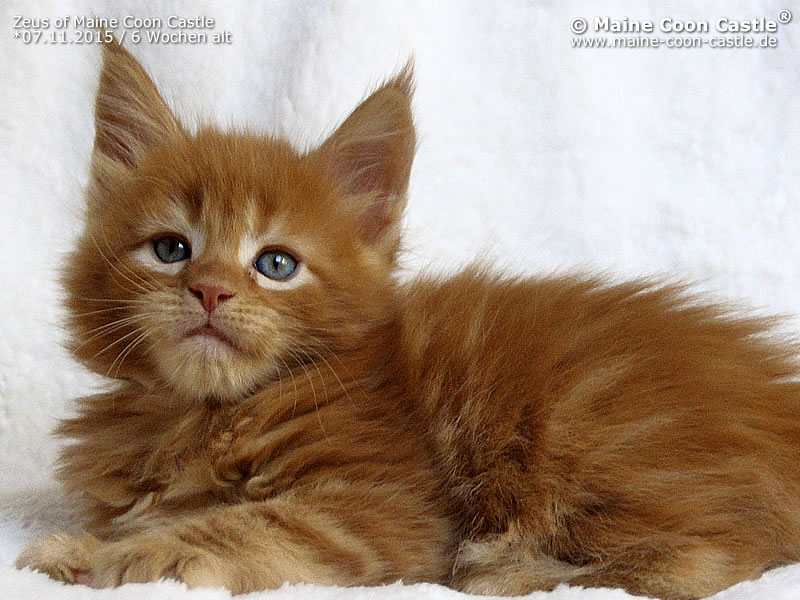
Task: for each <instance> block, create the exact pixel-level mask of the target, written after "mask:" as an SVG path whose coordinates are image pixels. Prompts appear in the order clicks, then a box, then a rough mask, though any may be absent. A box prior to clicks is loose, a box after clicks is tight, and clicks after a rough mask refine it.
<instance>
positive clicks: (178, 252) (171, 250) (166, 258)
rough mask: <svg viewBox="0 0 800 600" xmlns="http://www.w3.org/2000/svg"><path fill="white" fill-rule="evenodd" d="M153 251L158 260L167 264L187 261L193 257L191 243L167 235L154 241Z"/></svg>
mask: <svg viewBox="0 0 800 600" xmlns="http://www.w3.org/2000/svg"><path fill="white" fill-rule="evenodd" d="M153 251H154V252H155V253H156V256H157V257H158V260H160V261H161V262H165V263H174V262H180V261H182V260H186V259H187V258H189V257H190V256H191V255H192V250H191V248H190V247H189V242H187V241H185V240H182V239H181V238H179V237H175V236H173V235H165V236H163V237H160V238H156V239H154V240H153Z"/></svg>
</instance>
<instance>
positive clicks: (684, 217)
mask: <svg viewBox="0 0 800 600" xmlns="http://www.w3.org/2000/svg"><path fill="white" fill-rule="evenodd" d="M793 4H794V6H791V5H793ZM787 8H789V9H792V8H794V9H796V10H795V12H796V13H797V14H796V15H795V17H796V19H795V20H794V21H792V22H790V23H788V24H786V25H780V26H779V29H778V31H777V32H776V33H774V34H772V35H773V36H774V37H775V38H776V39H777V42H778V45H777V48H772V49H740V50H736V49H712V48H709V47H705V48H699V49H671V48H666V47H663V48H659V49H641V48H637V49H578V48H573V47H572V46H571V40H572V39H573V38H575V37H576V36H574V34H573V33H572V32H571V31H570V23H571V22H572V20H573V19H575V18H578V17H583V18H586V19H588V21H589V24H590V26H592V25H593V18H594V17H595V16H599V15H601V14H606V15H609V16H612V17H616V18H624V17H629V18H630V19H638V20H646V19H649V20H653V21H655V23H656V24H657V23H658V21H659V20H660V19H661V18H664V17H674V18H682V19H707V20H708V21H709V22H710V23H711V25H712V29H713V24H714V21H716V19H718V18H720V17H730V18H738V19H749V18H752V17H761V16H764V17H767V18H770V19H777V17H778V14H779V12H780V11H781V10H783V9H787ZM600 11H603V12H602V13H601V12H600ZM92 14H95V15H97V16H100V17H116V18H119V19H122V18H123V17H124V16H137V17H161V18H164V19H166V17H167V16H168V15H178V16H183V17H202V16H204V17H209V18H213V19H214V20H215V22H216V23H215V26H214V29H213V30H212V31H211V33H212V34H213V33H220V32H223V31H228V32H230V35H231V39H230V42H231V43H229V44H220V45H215V44H212V43H210V42H209V43H205V44H199V45H190V44H166V45H159V44H150V43H147V42H146V41H141V42H140V43H139V44H132V43H128V44H127V45H128V47H129V48H131V49H132V51H133V52H134V54H135V55H136V56H137V57H139V58H140V60H141V61H142V62H143V64H144V65H145V66H146V68H147V69H148V70H149V72H150V73H151V74H152V76H153V78H154V79H155V81H156V82H157V83H158V84H159V85H160V87H161V89H162V90H163V92H164V94H165V96H166V98H167V99H168V100H169V101H170V103H171V104H172V105H173V106H174V107H176V108H177V110H178V112H179V114H181V115H183V116H185V117H187V118H188V120H190V121H196V120H197V119H198V118H199V119H206V120H211V121H214V122H218V123H221V124H223V125H233V126H248V127H253V128H258V129H259V130H262V131H265V132H272V133H278V134H281V135H286V136H289V138H290V139H292V140H293V141H294V142H295V143H296V144H298V145H299V146H304V147H305V146H308V145H310V144H313V143H315V142H317V141H319V140H320V139H321V138H322V136H323V135H324V133H326V132H329V131H330V130H331V128H332V127H333V126H334V125H335V124H336V123H337V122H338V121H340V120H341V119H343V118H344V116H345V115H346V114H347V112H348V111H349V110H350V109H351V108H352V107H353V106H355V104H356V103H357V102H358V101H359V99H361V98H362V97H363V95H364V93H365V91H367V90H368V89H369V88H370V86H374V85H376V84H377V83H378V82H379V81H380V80H381V79H382V78H384V77H385V76H387V75H388V74H391V73H392V72H393V71H394V70H396V69H397V68H398V67H399V66H401V65H402V64H403V63H404V62H405V60H406V59H407V57H408V56H409V55H410V54H411V53H412V52H413V53H414V55H415V56H416V65H417V70H416V71H417V82H418V92H417V95H416V100H415V109H416V116H417V122H418V128H419V133H420V136H419V138H420V147H419V153H418V158H417V162H416V166H415V169H414V174H413V184H412V188H411V203H410V208H409V213H408V238H407V240H408V251H407V254H406V257H405V263H404V264H405V265H406V266H407V267H408V270H409V272H415V271H419V270H420V269H422V268H428V269H434V270H452V269H455V268H456V267H458V266H459V265H461V264H464V263H465V262H466V261H467V260H468V259H469V258H470V257H473V256H475V255H476V254H478V255H483V256H487V255H488V256H489V257H491V259H492V260H494V261H496V264H497V265H498V268H503V269H511V270H514V271H518V272H550V271H553V270H569V269H591V270H595V271H601V272H606V273H608V274H610V275H611V276H614V277H627V276H636V275H642V274H654V273H657V274H663V273H667V274H670V275H675V276H677V277H679V278H682V279H689V280H691V281H695V282H697V285H698V286H699V287H701V288H703V289H706V290H708V291H710V292H713V293H715V294H717V295H721V296H725V297H730V298H735V299H737V300H740V301H743V302H744V303H745V304H747V305H750V306H753V307H755V308H757V309H759V310H761V311H763V312H769V313H774V312H780V313H783V312H787V313H793V312H796V311H797V308H798V306H800V303H798V300H800V268H799V267H798V266H797V264H796V262H797V257H798V256H800V235H798V231H800V204H799V203H798V201H800V193H799V192H800V169H798V158H800V85H799V84H800V51H798V50H800V7H799V6H797V4H796V3H793V2H785V1H784V0H776V1H752V0H748V1H744V0H740V1H738V2H722V1H709V2H703V3H699V2H691V1H681V2H671V3H656V2H649V3H638V4H632V3H627V4H626V3H623V2H605V3H603V6H602V8H601V7H600V5H599V4H597V3H591V2H588V1H587V2H538V3H532V2H523V1H515V0H507V1H504V2H499V3H490V2H480V1H478V0H475V1H474V2H467V1H462V0H450V1H439V2H426V1H425V0H405V1H403V2H396V3H389V2H372V1H371V0H340V1H333V0H325V1H319V2H309V3H302V2H293V1H289V0H269V1H262V2H253V3H247V4H245V3H237V2H225V3H218V2H214V1H211V0H205V1H200V2H188V1H187V2H171V3H160V2H148V1H146V0H142V1H133V0H131V1H122V2H113V1H111V0H96V1H92V2H90V1H88V0H87V1H79V0H75V1H72V2H69V1H60V2H56V1H45V0H38V1H30V2H24V3H23V2H8V1H6V2H3V3H2V5H0V22H2V23H3V24H4V29H3V33H2V35H0V52H1V55H2V57H3V60H1V61H0V81H2V82H3V85H2V86H0V109H2V110H0V135H2V144H0V173H2V177H0V197H2V200H0V256H2V260H0V282H2V285H1V286H0V311H2V313H1V314H2V318H0V481H2V488H3V491H2V495H0V597H2V598H6V599H11V598H26V599H28V598H45V597H59V598H65V599H70V598H104V599H105V598H109V599H115V600H116V599H124V598H140V597H147V598H181V599H182V598H192V599H195V600H199V599H206V598H208V599H218V598H227V597H228V596H229V595H228V594H227V593H226V592H224V591H221V590H196V591H186V590H185V589H184V588H183V587H182V586H181V585H179V584H176V583H173V582H160V583H157V584H148V585H146V586H124V587H122V588H120V589H117V590H104V591H95V592H92V591H90V590H88V589H86V588H83V587H81V586H76V587H65V586H62V585H60V584H57V583H54V582H52V581H50V580H48V579H47V578H45V577H44V576H43V575H40V574H36V573H31V572H27V571H22V572H21V571H16V570H14V569H13V567H12V564H13V561H14V559H15V557H16V554H17V553H18V552H19V550H20V548H21V546H22V544H23V543H24V540H25V539H27V538H29V537H30V536H32V535H34V534H35V533H36V532H37V531H41V530H45V529H50V528H52V527H56V526H63V525H64V524H65V523H67V522H69V520H70V513H69V510H68V509H67V508H66V507H64V506H63V501H62V498H61V497H60V495H59V492H58V490H57V488H54V487H53V484H52V476H51V462H52V459H53V457H54V456H55V451H56V444H55V442H54V441H53V440H52V439H51V438H50V437H49V436H48V431H49V430H50V429H51V427H52V425H53V423H54V421H55V420H56V419H57V418H59V417H60V416H63V415H64V414H66V412H67V411H68V409H69V400H70V398H72V397H75V396H78V395H81V394H84V393H86V392H87V391H88V390H89V389H90V388H91V387H92V386H93V385H96V383H97V382H96V380H95V379H94V378H93V377H91V376H90V375H88V374H87V373H85V372H84V371H82V370H81V369H80V368H79V367H78V366H76V365H75V364H74V363H73V362H72V361H71V360H70V359H69V357H68V356H67V355H66V353H65V352H64V351H63V350H61V349H60V346H59V344H60V343H61V342H62V341H63V333H62V332H61V330H60V324H61V323H62V319H63V312H62V309H61V307H60V303H59V291H58V286H57V279H58V275H59V272H60V270H61V267H62V265H63V264H64V261H65V257H64V252H65V251H66V250H67V249H69V247H70V245H71V242H72V240H73V239H74V236H75V234H76V232H77V231H79V228H80V219H81V211H82V206H81V188H82V186H83V185H84V184H85V182H86V175H87V162H88V157H89V152H90V149H91V144H92V136H93V128H92V100H93V93H94V88H95V85H96V78H97V72H98V67H99V50H98V48H97V47H96V45H91V44H77V43H73V44H44V43H43V42H42V41H41V40H40V42H39V43H25V35H21V36H20V37H15V32H16V31H20V32H22V31H28V32H30V31H31V29H27V30H24V29H22V30H16V29H12V26H13V25H14V22H15V18H14V17H15V16H17V15H19V16H22V17H28V18H31V19H43V18H46V19H49V21H50V26H49V27H48V28H47V29H45V30H44V32H43V33H44V37H45V39H48V40H49V39H50V38H49V36H50V35H51V34H52V33H54V32H56V30H55V28H54V20H55V19H56V18H59V17H67V16H71V17H73V18H74V17H76V16H90V15H92ZM63 31H64V32H65V34H66V36H67V39H71V40H73V41H75V39H76V37H75V36H76V29H75V28H74V27H72V26H69V27H67V28H66V29H65V30H63ZM118 31H121V28H120V29H118ZM57 35H60V34H57ZM128 35H131V30H129V33H128ZM762 35H763V34H755V35H754V36H752V37H754V38H755V39H757V40H758V39H760V38H761V37H762ZM587 36H591V32H590V33H587V34H585V35H584V37H587ZM646 37H647V36H646ZM649 37H660V38H663V39H666V38H667V37H668V35H667V34H665V33H660V32H658V31H656V32H655V33H654V34H650V35H649ZM702 37H705V38H711V37H719V36H717V35H716V34H714V33H710V34H705V35H704V36H702ZM56 39H59V38H56ZM129 39H130V38H129ZM796 325H797V324H796V322H793V323H792V325H791V328H793V329H797V327H796ZM798 589H800V566H790V567H786V568H783V569H778V570H776V571H773V572H770V573H768V574H767V575H765V576H764V577H763V578H762V579H760V580H759V581H757V582H746V583H742V584H740V585H738V586H736V587H734V588H732V589H731V590H727V591H725V592H722V593H721V594H719V595H718V596H717V598H718V599H720V600H722V599H725V600H733V599H737V600H738V599H744V598H771V599H778V598H789V597H796V594H797V590H798ZM252 597H253V598H265V599H267V598H268V599H276V600H277V599H281V600H283V599H287V600H295V599H302V598H309V599H311V598H314V599H323V600H324V599H331V600H333V599H336V600H339V599H342V600H356V599H359V600H367V599H370V600H371V599H383V598H389V597H392V598H415V599H418V598H430V599H438V598H441V599H448V600H460V599H461V598H465V596H463V595H461V594H458V593H455V592H453V591H450V590H447V589H445V588H443V587H439V586H431V585H417V586H410V587H403V586H401V585H400V584H396V585H392V586H388V587H383V588H373V589H347V590H345V589H334V588H330V589H322V588H316V587H312V586H292V587H286V588H283V589H281V590H277V591H268V592H263V593H260V594H254V595H253V596H252ZM629 597H630V596H628V595H626V594H625V593H623V592H621V591H619V590H615V591H610V590H582V589H579V588H568V587H561V588H559V589H557V590H555V591H554V592H551V593H536V594H532V595H531V596H530V598H536V599H537V600H538V599H541V600H556V599H558V600H567V599H570V600H571V599H580V600H588V599H598V600H599V599H603V600H607V599H612V598H613V599H622V598H629Z"/></svg>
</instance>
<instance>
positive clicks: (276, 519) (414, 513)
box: [91, 484, 452, 593]
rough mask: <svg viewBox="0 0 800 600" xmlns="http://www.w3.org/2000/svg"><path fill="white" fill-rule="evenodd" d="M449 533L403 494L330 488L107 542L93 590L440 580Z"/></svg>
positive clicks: (409, 495)
mask: <svg viewBox="0 0 800 600" xmlns="http://www.w3.org/2000/svg"><path fill="white" fill-rule="evenodd" d="M450 540H451V533H450V527H449V525H448V524H447V522H446V521H445V520H444V519H442V518H441V517H439V516H438V515H435V514H434V513H433V512H432V511H430V510H427V509H426V508H425V505H424V504H421V502H420V499H419V498H414V497H413V496H412V493H411V492H409V491H408V490H401V489H397V488H386V487H380V486H368V485H358V486H356V485H353V484H336V485H333V484H329V485H320V486H316V487H314V488H309V489H304V490H296V491H293V492H290V493H287V494H283V495H281V496H279V497H277V498H275V499H272V500H266V501H262V502H251V503H245V504H238V505H232V506H225V507H219V508H216V509H212V510H210V511H209V512H208V513H206V514H204V515H201V516H196V517H188V518H184V519H182V520H180V521H177V522H176V523H174V524H172V525H169V526H160V527H155V528H152V529H149V530H146V531H144V532H142V533H139V534H136V535H133V536H131V537H128V538H125V539H122V540H119V541H116V542H112V543H109V544H107V545H105V546H104V547H102V548H101V549H100V550H99V551H98V552H96V554H95V556H94V564H93V566H92V570H91V582H92V585H94V586H96V587H110V586H116V585H120V584H122V583H125V582H133V581H138V582H143V581H154V580H157V579H159V578H162V577H167V578H175V579H179V580H182V581H184V582H185V583H186V584H187V585H189V586H190V587H197V586H223V587H226V588H228V589H229V590H231V591H232V592H234V593H243V592H249V591H253V590H259V589H265V588H276V587H279V586H281V585H282V584H283V583H284V582H287V581H288V582H307V583H317V584H323V585H345V586H346V585H370V584H372V585H374V584H379V583H386V582H392V581H395V580H397V579H400V578H402V579H403V580H404V581H407V582H410V581H438V582H441V581H444V580H445V579H446V574H447V573H448V572H449V567H450V565H451V560H452V556H451V553H450Z"/></svg>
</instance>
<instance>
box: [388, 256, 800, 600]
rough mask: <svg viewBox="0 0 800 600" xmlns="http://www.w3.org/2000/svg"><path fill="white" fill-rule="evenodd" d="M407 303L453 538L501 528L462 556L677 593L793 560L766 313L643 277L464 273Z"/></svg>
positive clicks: (787, 448)
mask: <svg viewBox="0 0 800 600" xmlns="http://www.w3.org/2000/svg"><path fill="white" fill-rule="evenodd" d="M406 303H407V305H406V307H405V312H404V328H403V336H402V339H403V344H402V345H403V347H404V348H405V350H406V351H407V356H408V363H407V367H406V372H405V376H406V377H407V379H408V381H409V382H411V383H410V386H411V387H412V388H416V389H421V390H422V402H423V403H424V405H425V410H426V411H427V412H428V414H429V415H430V416H429V421H430V422H431V423H434V424H435V425H434V426H432V431H431V435H432V437H433V438H434V440H435V441H434V445H435V446H436V448H437V449H438V454H439V456H438V459H439V463H440V466H441V469H442V472H443V473H444V474H445V476H446V477H447V479H448V481H449V484H450V486H451V489H452V490H453V494H454V496H455V497H456V499H457V502H458V504H459V505H460V506H461V507H462V509H463V513H462V515H463V523H464V527H465V529H466V533H467V536H468V538H472V539H495V538H496V537H497V536H501V537H504V543H503V544H500V545H499V546H497V547H496V548H495V549H494V550H492V551H489V552H488V554H487V553H485V552H484V553H483V554H481V553H480V552H478V553H477V554H475V553H473V555H481V556H483V558H482V559H481V560H479V561H478V562H479V563H480V562H481V561H484V562H486V561H490V562H492V561H496V560H498V552H500V554H502V553H503V552H505V551H508V552H511V553H512V555H513V556H514V559H513V560H516V561H519V557H520V552H522V549H527V550H525V552H533V554H534V555H537V553H539V552H543V553H545V555H546V556H547V557H550V558H556V559H558V560H560V561H563V562H564V564H565V565H568V566H570V568H573V570H574V572H573V573H572V580H573V581H574V582H576V583H584V584H587V585H619V586H624V587H626V588H628V589H629V590H634V591H635V590H640V591H643V592H647V593H650V594H652V593H661V594H662V595H664V596H665V597H679V596H674V592H675V589H679V588H680V587H681V586H682V587H683V589H684V590H686V591H687V594H686V595H687V596H692V595H694V596H698V595H705V594H708V593H711V592H713V591H716V590H717V589H721V588H723V587H726V586H727V585H731V584H733V583H734V582H735V581H739V580H741V579H743V578H747V577H754V576H757V575H758V574H759V573H760V572H761V571H763V570H764V569H766V568H769V567H770V566H774V565H776V564H781V563H786V562H790V561H792V560H797V559H798V558H799V557H800V500H798V498H800V468H799V467H798V463H800V419H798V417H800V409H799V407H798V398H800V386H798V384H797V383H796V382H795V381H793V380H791V378H792V377H794V376H796V373H797V371H796V364H795V362H794V358H793V352H794V348H793V347H792V346H791V345H788V344H782V343H776V342H771V341H769V339H768V337H769V335H768V332H769V329H770V323H769V321H766V320H759V319H752V318H749V319H744V318H736V317H734V316H732V315H731V314H730V313H729V311H726V310H725V309H724V308H721V307H714V306H709V305H707V304H704V303H701V302H698V301H696V300H695V299H692V298H691V297H689V296H687V295H685V294H684V293H683V292H682V291H681V290H680V289H677V288H674V287H669V286H663V285H658V284H653V283H650V282H646V281H640V282H633V283H628V284H624V285H607V284H604V283H603V282H601V281H597V280H592V279H584V278H579V277H564V278H550V279H547V278H545V279H536V280H524V281H513V280H499V279H497V278H494V277H490V276H488V275H486V274H484V273H482V272H481V270H480V269H471V270H468V271H466V272H465V273H462V274H461V275H459V276H457V277H455V278H453V279H451V280H448V281H446V282H437V281H435V280H433V279H431V280H422V281H420V282H417V283H415V284H412V286H411V287H409V288H408V295H407V298H406ZM487 536H488V537H487ZM492 536H494V537H492ZM497 548H503V549H504V550H502V551H501V550H497ZM509 548H511V549H512V550H513V551H512V550H509ZM487 556H488V557H490V558H487ZM465 560H466V562H469V561H470V560H472V559H465ZM632 565H636V566H635V567H634V566H632ZM462 566H464V565H462ZM473 566H474V565H473ZM549 568H550V567H549V566H548V569H549ZM467 571H469V569H467ZM491 572H492V573H493V574H494V576H495V577H496V578H498V580H500V579H504V580H505V581H503V583H502V585H503V586H505V587H504V588H503V589H504V590H506V591H508V590H509V587H508V586H509V585H511V586H512V588H511V589H512V590H513V583H511V582H509V577H510V579H511V580H512V581H513V579H514V576H513V574H509V573H508V572H507V571H504V570H503V569H502V568H501V566H498V565H497V564H493V565H492V568H491ZM536 573H537V570H536V568H534V567H533V566H531V567H530V568H527V569H522V570H521V571H520V575H519V577H522V578H523V579H526V580H529V579H531V578H532V577H536V576H537V575H536ZM554 577H555V579H557V580H558V581H563V580H564V579H565V573H564V572H562V571H559V572H558V573H557V575H555V576H554ZM566 578H567V579H569V578H570V577H569V576H567V577H566ZM467 579H469V578H468V577H467ZM558 581H554V582H553V585H555V584H556V583H558ZM462 587H465V589H473V591H492V590H493V589H495V590H496V588H492V587H491V586H490V587H489V588H481V587H480V586H473V587H472V588H470V586H469V585H467V584H464V585H462ZM535 587H538V588H541V587H543V584H542V582H541V581H538V582H537V584H536V586H535ZM544 587H547V586H546V585H544ZM525 589H532V588H531V587H530V586H526V585H521V586H520V587H519V589H518V590H517V591H524V590H525Z"/></svg>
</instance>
